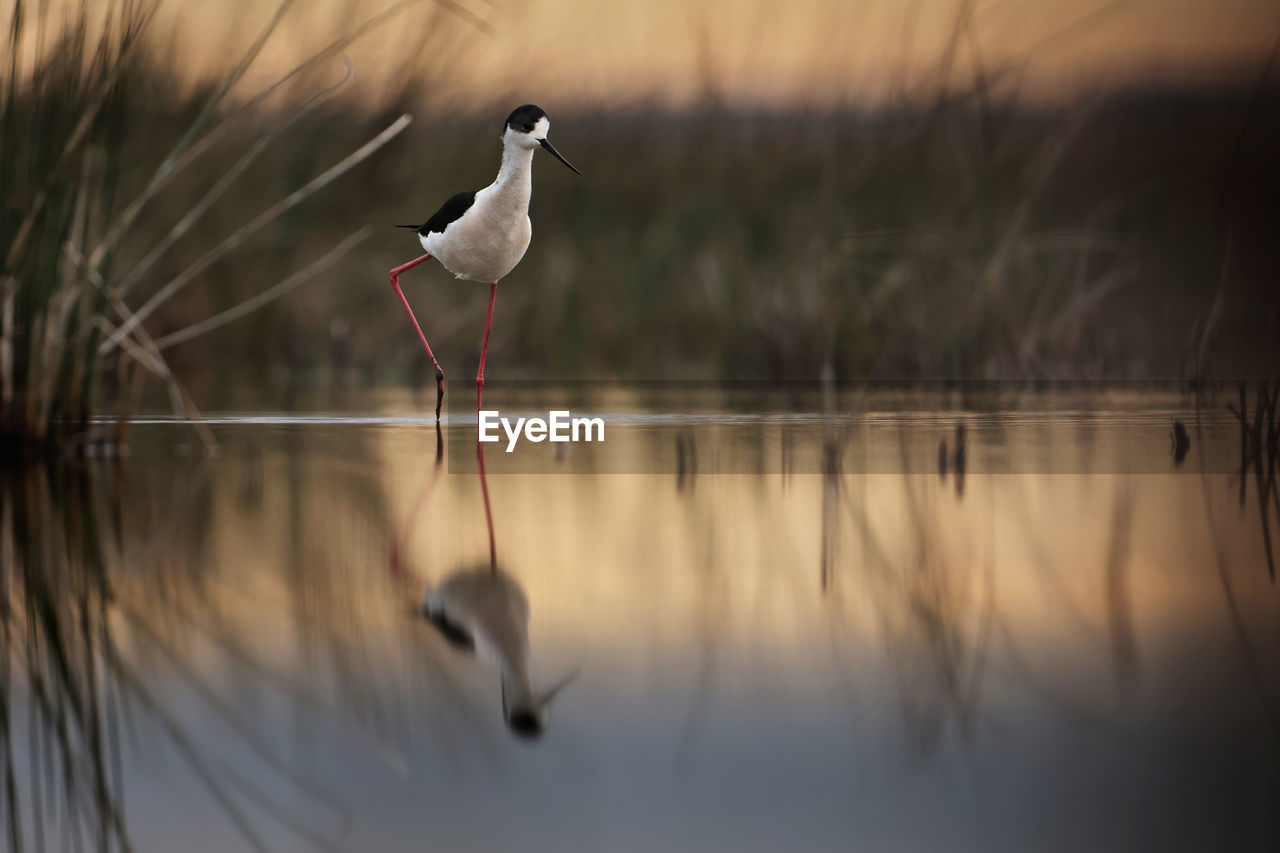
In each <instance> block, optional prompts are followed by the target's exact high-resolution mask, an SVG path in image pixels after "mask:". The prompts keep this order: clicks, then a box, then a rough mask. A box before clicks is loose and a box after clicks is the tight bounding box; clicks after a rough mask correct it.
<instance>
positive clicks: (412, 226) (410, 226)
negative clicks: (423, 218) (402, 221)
mask: <svg viewBox="0 0 1280 853" xmlns="http://www.w3.org/2000/svg"><path fill="white" fill-rule="evenodd" d="M396 227H397V228H412V229H413V230H414V231H417V230H418V229H419V228H421V227H422V226H421V225H397V226H396Z"/></svg>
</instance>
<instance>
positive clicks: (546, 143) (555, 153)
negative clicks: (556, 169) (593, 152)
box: [538, 139, 582, 175]
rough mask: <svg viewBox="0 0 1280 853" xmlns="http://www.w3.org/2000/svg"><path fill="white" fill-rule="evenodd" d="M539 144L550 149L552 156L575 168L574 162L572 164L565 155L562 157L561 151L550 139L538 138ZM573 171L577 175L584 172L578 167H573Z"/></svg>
mask: <svg viewBox="0 0 1280 853" xmlns="http://www.w3.org/2000/svg"><path fill="white" fill-rule="evenodd" d="M538 144H539V145H541V146H542V147H543V148H545V149H547V150H548V151H550V152H551V156H552V157H554V158H556V159H557V160H559V161H560V162H561V163H564V164H565V165H566V166H568V167H569V168H570V169H573V164H572V163H570V162H569V161H568V160H566V159H564V158H563V157H561V156H560V152H559V151H557V150H556V149H555V148H554V147H553V146H552V145H551V143H550V141H548V140H546V139H539V140H538ZM573 173H574V174H575V175H581V174H582V173H581V172H579V171H578V170H577V169H573Z"/></svg>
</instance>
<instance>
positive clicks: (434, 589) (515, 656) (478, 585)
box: [393, 442, 577, 739]
mask: <svg viewBox="0 0 1280 853" xmlns="http://www.w3.org/2000/svg"><path fill="white" fill-rule="evenodd" d="M476 464H477V468H478V472H479V476H480V492H481V495H482V496H483V498H484V517H485V524H486V526H487V528H488V533H489V562H488V564H487V565H486V564H484V563H481V564H478V565H474V566H470V567H468V568H465V569H461V570H458V571H455V572H453V573H451V574H449V575H448V576H446V577H445V578H444V579H443V580H442V581H440V583H438V584H436V585H435V586H432V585H431V584H429V583H428V585H427V588H426V591H425V593H424V594H423V597H422V605H421V607H422V615H423V616H425V617H426V619H427V621H429V622H430V623H431V624H432V625H434V626H435V627H436V629H437V630H438V631H439V632H440V634H441V635H442V636H443V637H444V638H445V640H447V641H448V642H449V644H450V645H451V646H453V647H454V648H455V649H458V650H460V651H464V652H466V653H468V654H473V655H475V656H476V657H478V658H480V659H482V660H485V661H487V662H490V663H492V664H493V665H495V666H496V667H497V668H498V671H499V675H500V678H501V687H502V716H503V720H504V721H505V722H506V724H507V728H509V729H510V730H511V732H512V733H513V734H515V735H517V736H519V737H522V738H526V739H534V738H538V737H540V736H541V735H542V733H543V731H544V730H545V728H546V725H547V708H548V707H549V706H550V704H551V701H552V700H553V699H554V698H555V696H556V695H557V694H558V693H559V692H560V691H561V690H563V689H564V688H565V687H566V686H568V684H569V683H570V682H571V681H572V680H573V679H574V677H575V676H576V675H577V673H576V672H573V673H570V674H569V675H568V676H567V677H566V678H564V679H562V680H561V681H559V682H558V683H557V684H555V685H554V686H553V687H551V688H550V689H548V690H544V691H542V692H538V691H536V690H535V689H534V687H533V681H532V679H531V677H530V674H529V657H530V655H529V600H528V598H527V597H526V596H525V594H524V589H523V588H521V586H520V583H519V581H517V580H516V579H515V578H514V577H513V576H512V575H510V574H508V573H507V572H506V571H504V570H503V569H502V568H500V567H499V566H498V556H497V547H496V541H495V538H494V532H493V510H492V508H491V507H490V504H489V486H488V482H487V480H486V478H485V471H484V448H483V445H481V444H479V443H478V442H477V444H476ZM437 473H438V469H437ZM433 479H434V478H433ZM394 565H395V563H394V562H393V566H394Z"/></svg>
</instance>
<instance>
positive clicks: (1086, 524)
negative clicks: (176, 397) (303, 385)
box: [0, 385, 1280, 851]
mask: <svg viewBox="0 0 1280 853" xmlns="http://www.w3.org/2000/svg"><path fill="white" fill-rule="evenodd" d="M459 387H460V388H461V387H462V386H461V385H460V386H459ZM429 396H430V397H431V399H427V398H425V397H424V398H418V397H414V396H413V395H411V394H409V393H407V392H384V393H380V394H376V395H367V396H359V397H358V398H357V397H353V398H346V399H342V400H340V401H328V406H327V407H326V408H324V409H323V410H322V409H320V408H312V409H310V410H309V413H307V414H297V413H248V414H246V413H240V412H233V413H212V414H211V415H210V428H211V430H212V433H213V435H214V436H215V437H216V439H217V441H218V443H219V446H220V450H219V452H218V453H217V454H214V455H209V454H206V453H205V452H204V451H203V449H202V447H201V444H200V439H199V438H198V437H197V436H196V435H195V434H194V433H193V431H192V429H191V428H190V427H189V426H187V425H184V424H180V423H175V422H173V421H172V420H171V419H168V418H164V417H155V418H139V419H138V422H136V423H135V424H133V425H132V426H131V427H130V429H129V431H128V433H127V437H126V438H127V442H128V448H129V455H128V458H127V459H126V460H123V461H121V460H117V459H101V458H94V459H89V460H86V461H84V462H77V463H75V464H73V465H70V466H68V468H67V469H65V470H58V471H48V470H43V469H41V470H31V469H24V470H19V471H12V472H10V476H9V477H8V479H7V480H6V481H5V483H6V485H5V491H4V494H3V498H4V503H3V507H0V509H2V510H3V512H2V515H0V525H2V527H3V542H2V543H0V544H2V545H3V549H4V551H3V560H4V564H5V566H6V571H5V578H4V580H5V585H6V587H5V588H6V593H7V597H8V601H9V609H8V610H7V611H6V614H5V620H4V625H5V631H6V641H7V644H8V648H9V654H8V655H7V660H6V664H5V671H4V673H3V682H4V695H3V713H4V717H3V724H4V726H3V739H4V744H3V745H4V767H3V768H2V769H3V771H4V774H3V775H4V778H3V797H0V801H3V802H4V803H5V806H4V815H5V818H4V820H5V827H4V828H5V832H6V834H7V836H8V840H9V843H10V846H11V847H14V848H16V849H41V845H43V846H44V847H47V848H48V849H65V848H64V846H63V845H64V843H68V839H69V838H70V837H71V836H78V837H79V838H81V839H82V840H83V841H84V842H86V843H88V842H91V841H92V842H94V844H96V843H98V842H100V841H102V839H103V838H105V839H106V844H107V847H106V848H104V849H124V845H123V844H122V840H123V839H125V838H127V839H128V844H129V846H130V848H131V849H134V850H138V851H169V850H179V849H180V850H185V851H227V850H239V849H247V850H255V849H256V850H280V851H292V850H317V849H319V850H380V851H381V850H385V851H399V850H406V851H407V850H423V849H440V850H509V849H521V850H549V851H550V850H555V851H563V850H653V849H671V850H734V851H738V850H778V849H787V850H792V851H801V850H804V851H808V850H846V849H870V850H877V849H894V850H915V849H919V850H935V849H948V850H955V849H967V850H992V849H999V850H1027V849H1039V850H1080V849H1108V850H1134V849H1143V850H1147V849H1150V850H1203V849H1233V850H1274V849H1277V844H1278V843H1280V739H1278V738H1280V590H1278V589H1277V586H1276V584H1275V582H1274V578H1273V574H1272V571H1273V570H1272V569H1271V567H1270V561H1269V557H1268V548H1269V547H1271V546H1270V542H1271V538H1274V537H1277V536H1280V523H1278V519H1280V517H1278V516H1277V515H1276V506H1275V503H1274V500H1275V498H1274V495H1273V497H1272V498H1270V499H1269V500H1264V501H1263V502H1262V503H1260V502H1259V498H1258V486H1259V484H1261V485H1262V487H1263V490H1264V494H1269V493H1271V492H1268V491H1267V490H1269V489H1271V490H1273V489H1274V488H1275V485H1274V483H1275V480H1274V469H1272V471H1271V479H1270V480H1268V479H1267V471H1265V470H1263V471H1261V472H1260V473H1256V472H1255V470H1254V468H1253V467H1252V466H1251V467H1250V468H1249V469H1248V470H1247V471H1246V474H1245V476H1244V477H1243V478H1242V477H1241V476H1240V471H1239V468H1240V464H1241V432H1240V428H1239V425H1238V422H1237V421H1236V419H1235V418H1234V417H1233V415H1232V414H1231V413H1230V412H1229V411H1228V410H1227V408H1226V406H1225V403H1226V402H1227V401H1229V400H1233V399H1234V396H1233V395H1224V396H1223V397H1222V398H1221V399H1214V400H1211V401H1209V402H1208V403H1207V404H1206V406H1205V407H1204V408H1203V409H1202V410H1201V411H1199V412H1197V411H1196V410H1195V408H1194V407H1193V406H1192V404H1191V401H1190V400H1189V398H1187V397H1184V396H1180V395H1179V394H1177V393H1173V392H1163V391H1161V392H1151V391H1136V390H1124V389H1120V390H1109V391H1099V390H1098V389H1092V390H1086V391H1077V392H1068V391H1059V392H1054V393H1045V394H1036V395H1021V396H1018V395H1013V394H998V393H997V394H993V393H990V391H989V390H988V391H986V392H984V393H983V394H981V395H978V394H962V393H959V392H956V391H942V390H934V391H920V390H915V391H912V392H910V393H906V392H896V391H892V390H886V389H880V390H873V391H870V392H868V391H866V390H865V389H862V390H859V389H849V388H842V389H837V390H834V391H829V392H828V393H826V394H824V393H823V392H822V391H821V390H820V389H808V390H802V391H799V392H796V391H781V392H765V391H763V390H761V389H759V388H737V389H733V388H730V389H726V390H723V391H721V392H718V393H716V394H710V395H709V394H707V393H706V389H705V388H703V389H701V390H699V389H697V388H693V387H689V388H683V389H681V388H676V389H671V388H666V389H661V388H620V389H615V390H614V391H611V392H609V393H594V394H590V395H588V394H586V391H584V389H582V388H572V387H567V386H566V387H559V388H553V389H550V390H549V389H548V388H546V387H543V388H539V389H537V390H536V393H535V391H534V390H531V389H529V388H521V387H519V386H508V387H506V388H504V387H503V386H498V385H492V386H491V387H490V388H489V389H488V390H487V391H486V402H487V403H491V404H492V405H494V406H496V407H501V408H502V409H503V413H504V414H509V413H514V412H517V411H518V412H521V413H525V414H534V413H539V412H540V413H542V414H544V415H545V411H546V409H547V408H548V400H550V401H551V404H552V405H555V404H557V403H559V402H564V403H565V404H566V405H568V406H570V407H571V408H573V409H574V411H575V414H585V413H598V414H600V415H601V416H602V417H604V419H605V421H606V428H605V429H606V437H605V442H604V443H603V444H601V445H581V444H580V445H572V446H569V445H550V444H545V443H544V444H536V445H533V444H523V445H521V446H520V449H519V450H518V451H517V452H516V453H512V454H506V453H505V452H504V450H503V448H504V446H505V444H493V445H486V446H485V456H484V463H485V471H486V476H485V478H484V479H483V481H482V479H481V476H480V474H479V471H478V468H477V464H476V462H477V456H476V443H475V425H474V414H472V415H471V420H470V421H468V419H467V416H466V408H467V405H468V404H469V402H470V400H471V399H472V398H471V397H470V396H469V395H468V396H466V398H465V399H464V397H463V395H462V394H459V399H458V400H456V401H453V400H451V403H450V405H451V406H452V407H453V408H452V410H450V411H449V412H448V413H447V414H448V418H447V422H446V425H445V426H444V428H443V429H442V430H441V433H440V435H439V444H437V433H436V431H435V428H434V423H433V419H432V418H431V417H430V416H429V415H430V407H431V405H432V404H433V403H434V399H433V398H434V395H433V394H431V395H429ZM535 404H536V405H535ZM316 412H321V413H320V414H317V413H316ZM1175 421H1180V422H1182V423H1183V424H1185V425H1186V427H1187V430H1188V436H1189V438H1190V441H1191V444H1190V447H1189V449H1185V448H1184V450H1185V456H1184V458H1182V459H1181V461H1176V460H1175V455H1178V454H1176V453H1175V451H1176V450H1177V448H1176V446H1175V445H1174V442H1172V440H1171V427H1172V425H1173V424H1174V422H1175ZM961 424H963V439H962V440H961V439H958V436H957V426H958V425H961ZM959 444H962V445H963V453H962V454H961V455H962V457H963V458H962V459H958V458H957V452H956V451H957V447H958V445H959ZM944 445H945V446H944ZM566 448H567V449H566ZM117 463H119V464H117ZM943 468H945V473H944V472H943V470H942V469H943ZM957 469H959V470H957ZM486 492H487V497H488V500H489V504H490V509H491V512H490V514H489V515H490V516H491V519H492V523H491V524H490V523H489V520H488V517H487V515H486V509H485V496H486ZM490 536H492V543H493V552H492V554H491V552H490ZM495 561H496V569H497V570H498V571H500V572H501V574H500V575H496V576H495V575H494V574H493V573H492V572H493V569H494V568H495V566H494V563H495ZM494 577H500V578H501V579H502V581H503V584H504V585H502V586H501V589H502V590H505V591H506V592H504V593H503V594H504V595H508V596H509V595H510V591H511V589H513V588H514V589H518V590H520V591H522V592H523V596H524V598H525V600H527V606H528V611H529V624H528V637H527V639H528V643H527V665H528V675H529V680H530V684H531V686H532V688H533V692H534V693H535V694H540V693H545V692H547V691H549V690H552V689H554V688H555V687H558V686H560V687H562V689H560V690H559V691H558V692H555V695H554V698H553V699H552V701H550V704H549V705H548V706H547V707H546V708H545V711H546V719H545V729H544V730H543V732H542V735H541V737H539V738H534V739H528V738H523V737H518V736H516V735H515V734H513V732H512V731H511V730H510V729H509V728H508V726H507V725H506V723H505V722H504V710H503V708H504V687H503V684H502V679H501V677H500V674H499V666H498V665H497V664H496V663H495V662H494V660H492V659H490V657H488V656H486V654H485V652H486V651H487V649H486V648H484V646H485V643H484V642H482V641H481V642H478V643H477V645H478V646H480V649H479V651H480V652H481V654H480V655H479V656H476V655H472V654H469V653H467V652H466V651H465V650H462V649H459V648H458V647H457V646H456V645H455V644H453V643H451V642H450V641H449V639H448V637H447V636H446V634H447V633H448V631H446V630H441V629H439V628H437V626H436V625H434V624H432V622H430V621H428V620H427V619H425V618H423V616H422V614H421V611H420V603H421V601H422V600H423V597H424V593H426V592H429V591H436V592H437V593H439V592H440V591H442V590H448V589H454V588H458V584H459V583H461V582H462V581H466V582H467V583H472V584H478V585H484V584H487V583H489V580H487V579H490V578H494ZM460 578H461V579H462V581H460ZM467 579H469V580H467ZM494 583H495V584H496V583H497V582H496V581H494ZM476 588H479V587H476ZM484 588H485V589H486V590H489V592H492V591H493V589H491V588H490V587H484ZM494 588H495V589H496V587H494ZM489 592H486V593H485V594H486V595H488V594H489ZM494 594H497V593H494ZM503 600H504V601H507V600H509V598H508V599H503ZM508 610H509V609H508ZM455 627H456V626H455ZM517 634H518V632H517ZM455 639H456V638H455ZM481 639H482V640H483V638H481ZM567 678H568V679H571V680H569V681H568V683H567V684H565V683H564V682H565V679H567ZM513 683H514V682H513ZM509 686H510V685H509ZM511 695H512V694H511V691H510V690H507V696H508V698H510V697H511ZM94 844H90V845H89V846H90V848H92V847H93V846H94Z"/></svg>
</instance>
